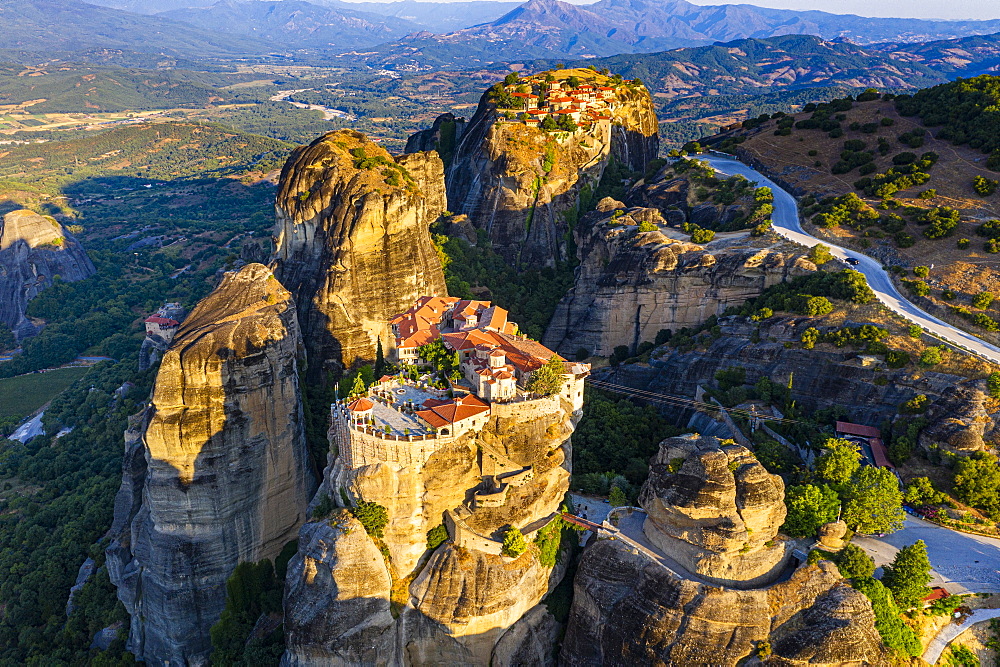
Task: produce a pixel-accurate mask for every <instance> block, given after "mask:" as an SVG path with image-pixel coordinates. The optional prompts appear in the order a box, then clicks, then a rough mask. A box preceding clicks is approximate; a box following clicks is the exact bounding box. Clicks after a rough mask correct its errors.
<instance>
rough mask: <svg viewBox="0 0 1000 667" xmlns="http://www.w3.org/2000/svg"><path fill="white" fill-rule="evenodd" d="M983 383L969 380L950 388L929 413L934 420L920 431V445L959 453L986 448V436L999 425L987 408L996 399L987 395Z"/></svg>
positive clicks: (968, 452)
mask: <svg viewBox="0 0 1000 667" xmlns="http://www.w3.org/2000/svg"><path fill="white" fill-rule="evenodd" d="M983 384H984V383H982V382H979V383H975V382H966V383H963V384H960V385H955V386H951V387H947V388H946V389H945V390H944V391H943V392H942V394H941V396H940V398H939V399H938V400H936V401H935V402H934V403H933V404H932V405H931V408H930V410H928V411H927V414H926V415H925V416H926V417H927V419H928V421H929V422H930V423H929V425H928V427H927V428H925V429H924V430H923V431H921V432H920V446H921V447H923V448H924V449H928V450H929V449H932V448H935V447H939V448H942V449H945V450H948V451H951V452H954V453H958V454H971V453H972V452H975V451H980V450H983V449H986V439H987V437H990V438H991V439H992V436H995V435H996V428H997V426H996V420H995V418H994V415H991V414H990V412H989V409H988V407H987V404H988V403H995V402H994V401H991V400H990V399H989V397H987V395H986V393H985V392H984V391H983V390H984V389H985V387H983V386H982V385H983ZM990 407H992V406H990ZM994 410H995V408H994Z"/></svg>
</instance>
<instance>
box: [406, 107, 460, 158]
mask: <svg viewBox="0 0 1000 667" xmlns="http://www.w3.org/2000/svg"><path fill="white" fill-rule="evenodd" d="M465 127H466V120H465V119H464V118H459V117H458V116H456V115H455V114H452V113H443V114H441V115H440V116H438V117H437V118H435V119H434V124H433V125H431V127H430V128H428V129H426V130H421V131H419V132H414V133H413V134H412V135H410V138H409V139H407V140H406V148H405V149H404V151H403V152H404V153H420V152H423V151H437V152H438V155H440V156H441V160H442V161H443V162H444V166H445V168H447V167H448V166H449V165H450V164H451V161H452V158H454V157H455V146H456V145H457V144H458V142H459V140H460V139H461V138H462V133H464V132H465Z"/></svg>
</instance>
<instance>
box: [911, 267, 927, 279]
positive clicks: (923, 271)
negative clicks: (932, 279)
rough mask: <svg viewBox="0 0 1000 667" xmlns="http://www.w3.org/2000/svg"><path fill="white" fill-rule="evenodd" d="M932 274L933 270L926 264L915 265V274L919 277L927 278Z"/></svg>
mask: <svg viewBox="0 0 1000 667" xmlns="http://www.w3.org/2000/svg"><path fill="white" fill-rule="evenodd" d="M930 274H931V270H930V269H929V268H928V267H926V266H915V267H913V275H915V276H916V277H917V278H926V277H927V276H929V275H930Z"/></svg>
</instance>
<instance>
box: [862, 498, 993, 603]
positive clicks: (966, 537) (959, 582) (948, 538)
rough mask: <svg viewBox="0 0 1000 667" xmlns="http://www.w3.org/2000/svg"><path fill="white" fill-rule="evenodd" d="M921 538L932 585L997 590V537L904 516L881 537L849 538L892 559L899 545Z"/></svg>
mask: <svg viewBox="0 0 1000 667" xmlns="http://www.w3.org/2000/svg"><path fill="white" fill-rule="evenodd" d="M917 540H923V541H924V543H925V544H926V545H927V555H928V557H929V558H930V560H931V565H932V566H933V568H934V575H935V577H934V580H933V581H932V582H931V585H932V586H944V587H945V588H947V589H948V592H950V593H985V592H988V593H998V592H1000V540H998V539H996V538H992V537H983V536H980V535H971V534H969V533H959V532H956V531H954V530H948V529H947V528H942V527H940V526H937V525H935V524H933V523H929V522H927V521H922V520H920V519H917V518H914V517H911V516H908V517H906V523H905V524H904V526H903V529H902V530H900V531H897V532H895V533H892V534H891V535H886V536H885V537H877V538H876V537H860V536H858V537H855V538H854V540H853V542H854V544H857V545H858V546H859V547H861V548H862V549H864V550H865V551H866V552H868V554H869V555H870V556H872V557H873V558H874V559H875V565H877V566H881V565H884V564H886V563H889V562H892V559H893V558H894V557H895V555H896V552H897V551H899V549H900V548H901V547H904V546H906V545H908V544H913V543H914V542H916V541H917Z"/></svg>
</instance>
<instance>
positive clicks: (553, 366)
mask: <svg viewBox="0 0 1000 667" xmlns="http://www.w3.org/2000/svg"><path fill="white" fill-rule="evenodd" d="M563 372H564V370H563V361H562V360H561V359H560V358H559V356H558V355H555V354H554V355H552V357H550V358H549V360H548V361H547V362H545V365H544V366H542V367H541V368H539V369H538V370H536V371H535V372H534V373H532V374H531V379H530V380H529V381H528V384H527V387H526V388H527V390H528V391H530V392H533V393H535V394H541V395H542V396H552V395H553V394H558V393H559V392H560V391H562V386H563Z"/></svg>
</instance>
